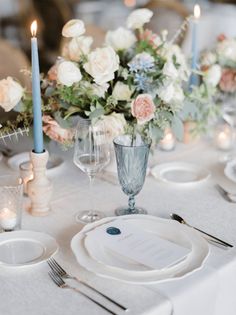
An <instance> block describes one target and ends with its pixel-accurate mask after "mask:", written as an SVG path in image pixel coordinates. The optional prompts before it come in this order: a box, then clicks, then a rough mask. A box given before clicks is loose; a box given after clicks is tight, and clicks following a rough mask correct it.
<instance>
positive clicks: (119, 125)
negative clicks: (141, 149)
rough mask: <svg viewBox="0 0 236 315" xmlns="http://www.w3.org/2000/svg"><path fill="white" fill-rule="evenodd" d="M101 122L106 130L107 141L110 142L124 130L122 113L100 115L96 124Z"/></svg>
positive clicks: (124, 123)
mask: <svg viewBox="0 0 236 315" xmlns="http://www.w3.org/2000/svg"><path fill="white" fill-rule="evenodd" d="M101 122H102V123H103V124H104V128H105V130H106V134H107V141H108V142H109V143H111V144H112V141H113V139H114V138H115V137H117V136H119V135H121V134H123V133H124V131H125V126H126V121H125V118H124V115H123V114H118V113H112V114H111V115H106V116H102V118H101V120H99V121H98V122H97V125H99V124H100V123H101Z"/></svg>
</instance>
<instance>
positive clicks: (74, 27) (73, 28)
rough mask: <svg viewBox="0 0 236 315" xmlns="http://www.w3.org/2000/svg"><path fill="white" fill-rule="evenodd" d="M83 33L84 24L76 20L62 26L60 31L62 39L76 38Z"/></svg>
mask: <svg viewBox="0 0 236 315" xmlns="http://www.w3.org/2000/svg"><path fill="white" fill-rule="evenodd" d="M84 33H85V27H84V22H83V21H81V20H78V19H74V20H70V21H69V22H67V23H66V24H65V25H64V27H63V29H62V35H63V36H64V37H78V36H80V35H83V34H84Z"/></svg>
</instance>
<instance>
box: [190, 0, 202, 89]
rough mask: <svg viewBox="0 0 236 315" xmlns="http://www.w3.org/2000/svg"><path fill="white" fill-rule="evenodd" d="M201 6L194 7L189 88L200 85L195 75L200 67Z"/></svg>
mask: <svg viewBox="0 0 236 315" xmlns="http://www.w3.org/2000/svg"><path fill="white" fill-rule="evenodd" d="M200 14H201V11H200V6H199V5H198V4H196V5H195V6H194V19H193V22H192V65H191V70H192V74H191V76H190V82H189V86H190V87H191V86H194V85H198V83H199V77H198V75H197V74H196V73H194V72H195V71H196V70H197V66H198V53H199V51H198V20H199V18H200Z"/></svg>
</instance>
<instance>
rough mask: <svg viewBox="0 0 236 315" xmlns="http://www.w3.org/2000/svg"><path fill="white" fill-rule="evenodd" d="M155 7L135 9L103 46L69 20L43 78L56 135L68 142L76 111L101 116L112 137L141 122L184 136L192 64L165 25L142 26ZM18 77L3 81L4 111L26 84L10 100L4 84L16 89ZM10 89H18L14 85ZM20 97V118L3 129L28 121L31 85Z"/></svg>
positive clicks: (147, 130) (144, 128) (51, 132)
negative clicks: (159, 28) (59, 49)
mask: <svg viewBox="0 0 236 315" xmlns="http://www.w3.org/2000/svg"><path fill="white" fill-rule="evenodd" d="M152 15H153V13H152V12H151V11H150V10H148V9H138V10H135V11H133V12H132V13H131V14H130V16H129V17H128V19H127V23H126V25H127V28H124V27H119V28H118V29H116V30H114V31H108V32H107V34H106V38H105V43H104V46H103V47H101V48H96V49H92V48H91V46H92V42H93V39H92V38H91V37H89V36H86V35H85V26H84V23H83V21H81V20H71V21H69V22H68V23H67V24H66V25H65V26H64V27H63V30H62V35H63V37H64V38H65V44H64V47H63V50H62V56H61V57H60V58H58V60H57V61H56V63H55V65H54V66H53V67H52V68H51V69H50V70H49V72H48V74H47V75H46V76H42V84H41V89H42V111H43V122H44V132H45V133H46V134H47V135H48V136H49V137H50V138H52V139H54V140H56V141H59V142H63V143H67V142H69V141H70V140H71V139H72V137H73V132H72V130H71V129H70V128H69V127H70V125H69V123H70V119H69V118H71V117H73V116H74V115H79V116H81V117H83V118H90V119H93V120H95V121H96V120H99V119H102V120H103V121H104V122H105V124H106V126H107V128H108V131H109V133H110V138H111V139H112V138H113V137H114V136H116V135H117V134H120V133H121V132H124V131H126V132H133V131H134V130H135V131H137V132H139V133H141V134H142V135H144V136H147V137H150V138H152V139H153V140H154V141H158V140H159V139H160V138H161V137H162V134H163V131H164V130H165V129H166V128H167V127H171V128H172V130H173V131H174V132H175V133H176V135H177V136H179V137H180V136H181V133H182V122H181V115H180V113H181V111H182V108H183V103H184V99H185V94H184V90H183V84H184V83H185V82H187V81H188V78H189V74H190V73H189V68H188V66H187V63H186V60H185V57H184V55H183V54H182V52H181V50H180V48H179V47H178V46H177V45H175V44H173V43H171V42H168V41H167V39H166V37H167V32H166V31H163V32H162V33H161V34H160V35H157V34H154V33H152V31H150V30H148V29H144V24H145V23H148V22H149V21H150V19H151V17H152ZM13 83H14V84H15V85H16V84H18V83H16V82H15V81H13V80H12V79H11V78H8V79H6V81H4V80H2V81H0V106H2V107H3V108H4V109H5V110H6V111H8V110H10V109H12V108H13V107H14V106H15V105H16V103H18V101H19V98H20V93H22V92H23V90H22V89H20V88H19V87H18V86H17V88H18V89H19V91H18V92H19V94H17V97H15V98H14V99H9V100H7V102H5V101H4V100H3V99H2V98H1V94H2V91H1V87H2V86H5V85H7V86H8V87H9V89H10V86H11V85H13ZM16 90H17V89H16ZM6 94H7V95H10V94H11V95H12V93H10V91H9V90H8V92H7V93H6ZM13 94H14V93H13ZM21 99H22V103H21V106H20V108H19V105H18V106H17V107H18V110H19V111H20V113H19V114H18V117H17V119H16V121H15V122H7V124H6V125H5V126H2V128H1V130H0V131H2V132H3V133H4V132H5V131H6V132H10V131H11V129H16V128H17V125H16V124H29V123H28V122H29V120H30V117H31V116H32V101H31V98H30V95H29V94H28V93H27V92H26V91H24V95H23V96H22V98H21Z"/></svg>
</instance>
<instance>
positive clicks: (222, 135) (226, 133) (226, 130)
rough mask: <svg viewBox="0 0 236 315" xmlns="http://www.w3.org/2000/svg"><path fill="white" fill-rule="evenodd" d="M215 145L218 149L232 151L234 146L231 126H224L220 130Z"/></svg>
mask: <svg viewBox="0 0 236 315" xmlns="http://www.w3.org/2000/svg"><path fill="white" fill-rule="evenodd" d="M215 143H216V146H217V148H219V149H221V150H230V149H231V148H232V145H233V134H232V130H231V128H230V127H229V126H227V125H226V126H224V127H223V128H222V129H220V130H218V132H217V133H216V137H215Z"/></svg>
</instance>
